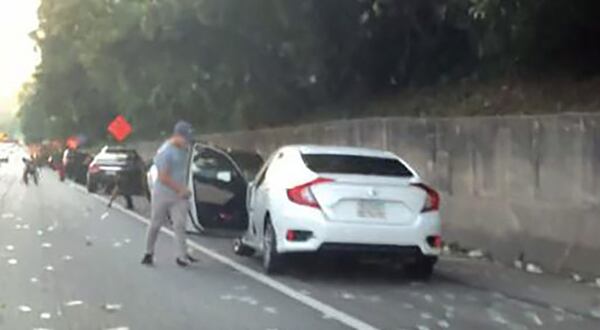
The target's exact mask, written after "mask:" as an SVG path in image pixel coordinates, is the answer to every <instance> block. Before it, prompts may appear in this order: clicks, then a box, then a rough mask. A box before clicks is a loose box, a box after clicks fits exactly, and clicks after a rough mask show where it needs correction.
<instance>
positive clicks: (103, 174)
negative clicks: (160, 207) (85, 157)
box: [87, 146, 146, 196]
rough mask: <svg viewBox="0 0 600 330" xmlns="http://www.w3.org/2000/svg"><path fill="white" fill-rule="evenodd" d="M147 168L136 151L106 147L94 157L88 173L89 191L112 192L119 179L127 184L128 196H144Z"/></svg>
mask: <svg viewBox="0 0 600 330" xmlns="http://www.w3.org/2000/svg"><path fill="white" fill-rule="evenodd" d="M144 170H145V166H144V163H143V160H142V158H141V157H140V155H139V154H138V153H137V151H135V150H134V149H128V148H122V147H112V146H110V147H109V146H105V147H104V148H102V150H101V151H100V152H99V153H98V154H97V155H96V156H95V157H94V159H93V160H92V162H91V163H90V164H89V168H88V171H87V190H88V191H89V192H92V193H93V192H96V191H98V190H99V189H104V190H106V191H111V190H112V188H113V187H114V185H115V184H116V182H117V178H120V180H123V181H125V182H127V183H128V184H127V186H128V191H127V192H128V194H129V195H136V196H143V195H145V194H146V190H145V189H146V188H145V185H143V184H142V183H143V182H142V178H143V172H144Z"/></svg>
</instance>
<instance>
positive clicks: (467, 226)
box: [139, 114, 600, 274]
mask: <svg viewBox="0 0 600 330" xmlns="http://www.w3.org/2000/svg"><path fill="white" fill-rule="evenodd" d="M599 127H600V115H595V114H563V115H549V116H537V117H483V118H449V119H418V118H385V119H381V118H375V119H361V120H349V121H337V122H328V123H321V124H314V125H305V126H299V127H286V128H278V129H268V130H261V131H252V132H235V133H228V134H214V135H207V136H203V137H202V139H203V140H205V141H211V142H213V143H215V144H217V145H220V146H226V147H235V148H243V149H255V150H258V151H259V152H260V153H261V154H263V155H267V154H268V153H270V152H272V151H273V150H274V149H276V148H277V147H279V146H280V145H284V144H292V143H316V144H330V145H332V144H333V145H351V146H365V147H375V148H382V149H388V150H391V151H393V152H395V153H397V154H398V155H400V156H401V157H402V158H404V159H406V160H407V161H408V162H409V163H410V164H412V165H413V166H414V167H415V168H416V169H417V170H418V171H419V173H420V174H421V175H422V176H423V177H424V178H425V179H426V180H427V181H428V182H430V183H431V184H432V185H433V186H435V187H436V188H437V189H439V190H440V191H441V192H442V194H443V200H442V202H443V204H442V206H443V210H442V215H443V223H444V234H445V240H446V241H458V242H460V244H461V245H464V246H471V247H481V248H483V249H485V250H487V251H489V252H490V253H491V254H492V255H493V257H494V258H496V259H499V260H502V261H504V262H510V263H512V261H513V260H515V259H516V258H517V256H518V255H519V254H520V253H524V255H525V258H526V259H528V260H532V261H535V262H537V263H539V264H541V265H542V266H543V267H544V268H546V269H548V270H551V271H554V272H566V271H570V270H576V271H579V272H584V273H590V274H592V273H593V274H600V257H598V256H600V206H599V202H600V129H599ZM139 148H140V149H143V150H144V151H142V152H143V153H144V154H147V155H151V154H152V152H153V151H154V150H155V148H156V143H146V144H142V145H140V146H139Z"/></svg>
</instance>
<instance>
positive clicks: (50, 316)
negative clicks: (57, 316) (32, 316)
mask: <svg viewBox="0 0 600 330" xmlns="http://www.w3.org/2000/svg"><path fill="white" fill-rule="evenodd" d="M51 318H52V314H50V313H47V312H44V313H41V314H40V319H42V320H49V319H51Z"/></svg>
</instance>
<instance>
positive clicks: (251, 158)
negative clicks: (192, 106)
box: [148, 143, 264, 231]
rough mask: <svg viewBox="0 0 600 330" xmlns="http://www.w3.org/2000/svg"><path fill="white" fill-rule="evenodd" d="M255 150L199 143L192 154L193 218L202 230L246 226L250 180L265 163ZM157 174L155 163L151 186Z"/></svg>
mask: <svg viewBox="0 0 600 330" xmlns="http://www.w3.org/2000/svg"><path fill="white" fill-rule="evenodd" d="M263 162H264V161H263V159H262V157H261V156H260V155H258V154H257V153H256V152H253V151H242V150H231V149H224V148H219V147H215V146H211V145H208V144H204V143H196V144H194V147H193V149H192V154H191V157H190V167H189V169H190V176H189V177H190V181H189V182H188V185H189V187H190V190H191V191H192V197H191V198H190V203H191V204H193V206H194V207H192V208H191V214H190V216H191V220H192V224H193V225H194V227H196V229H198V230H200V231H204V230H210V229H226V230H246V228H247V226H248V213H247V211H246V192H247V188H248V182H249V181H250V180H252V179H253V178H254V176H255V175H256V173H257V172H258V170H259V169H260V167H261V166H262V164H263ZM156 178H157V173H156V167H154V166H152V167H151V168H150V170H149V172H148V186H149V187H152V185H153V184H154V183H155V181H156Z"/></svg>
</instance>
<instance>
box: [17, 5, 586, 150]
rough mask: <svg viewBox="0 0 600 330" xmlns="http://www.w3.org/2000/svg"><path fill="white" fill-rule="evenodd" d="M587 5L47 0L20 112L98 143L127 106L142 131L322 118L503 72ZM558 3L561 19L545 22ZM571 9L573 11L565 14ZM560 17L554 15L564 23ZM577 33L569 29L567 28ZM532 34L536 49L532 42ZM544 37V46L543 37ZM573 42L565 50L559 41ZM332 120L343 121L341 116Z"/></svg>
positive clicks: (42, 126) (43, 132) (31, 133)
mask: <svg viewBox="0 0 600 330" xmlns="http://www.w3.org/2000/svg"><path fill="white" fill-rule="evenodd" d="M586 6H587V3H585V2H584V1H583V0H575V1H570V2H568V1H560V0H546V1H533V0H161V1H151V0H42V1H41V6H40V10H39V16H40V28H39V30H38V31H35V32H34V33H32V36H33V37H34V38H35V39H36V41H37V43H38V45H39V48H40V50H41V51H42V63H41V65H40V66H39V68H38V70H37V73H36V83H35V84H34V85H32V86H28V87H27V89H26V90H25V91H24V103H23V107H22V109H21V112H20V116H21V124H22V129H23V131H24V132H25V134H26V135H27V136H28V138H30V139H33V140H36V139H41V138H44V137H65V136H68V135H71V134H76V133H85V134H87V135H88V136H90V137H91V138H92V139H102V138H105V137H106V133H105V128H106V125H107V124H108V122H109V121H110V120H111V119H112V118H113V117H114V116H115V115H116V114H123V115H125V117H126V118H128V119H129V120H130V121H131V122H132V123H133V126H134V128H135V134H134V136H136V137H138V138H144V137H155V136H157V135H158V134H159V133H160V132H163V131H166V130H168V129H169V127H170V126H171V124H172V123H173V122H174V121H176V120H177V119H179V118H185V119H187V120H190V121H192V122H194V124H195V125H196V126H197V127H199V128H200V129H201V130H212V131H214V130H224V129H240V128H254V127H258V126H267V125H277V124H281V123H289V122H295V121H298V120H299V119H300V118H305V117H315V116H318V113H316V112H317V110H315V109H322V108H323V106H326V105H329V104H349V105H356V104H357V103H358V104H360V103H361V102H364V101H365V100H366V99H368V98H370V97H372V96H374V95H379V94H381V93H386V92H390V91H396V90H398V89H402V88H405V87H409V86H422V85H430V84H435V83H437V82H439V81H444V80H448V79H456V78H461V77H464V76H466V75H469V74H470V73H472V72H473V71H474V70H478V69H480V68H482V67H484V66H489V65H493V66H495V67H496V68H498V70H502V69H505V68H507V67H513V66H515V65H517V64H519V63H521V62H523V61H524V60H528V61H531V62H536V63H537V62H540V61H536V60H535V59H536V58H543V59H544V60H547V59H548V57H547V56H540V54H538V53H536V52H538V51H539V50H540V49H545V48H547V47H551V49H561V47H564V46H565V45H564V40H566V39H568V38H569V35H566V34H560V35H553V38H550V37H548V39H549V40H550V39H551V40H553V41H552V43H551V44H547V43H545V42H544V43H542V42H540V41H539V40H538V38H539V36H541V35H544V36H546V35H548V34H549V33H552V32H551V31H547V30H546V29H544V28H543V27H544V26H547V25H548V24H546V23H547V22H545V21H544V19H552V20H554V21H556V22H557V23H555V26H554V27H553V28H554V29H555V32H556V31H558V30H559V29H564V28H565V25H568V24H569V23H573V22H575V21H577V22H578V23H581V24H588V25H589V26H585V25H584V26H583V27H582V28H580V29H579V30H577V31H588V32H589V31H594V29H596V28H597V25H598V24H597V23H595V16H594V15H590V14H589V13H587V14H586V10H585V9H586V8H587V7H586ZM556 10H565V14H564V16H561V17H560V19H557V18H555V17H551V16H549V15H550V14H551V13H555V11H556ZM566 16H568V17H566ZM559 21H560V22H562V23H560V22H559ZM569 31H571V32H572V31H575V30H569ZM536 41H537V43H536ZM542 44H543V45H542ZM567 48H568V47H567ZM339 115H343V114H342V113H340V114H339Z"/></svg>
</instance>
